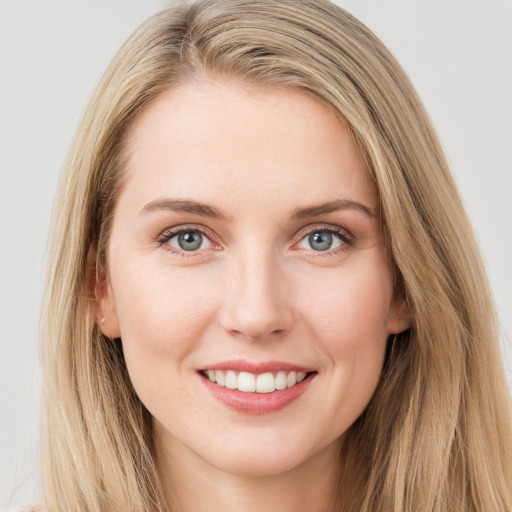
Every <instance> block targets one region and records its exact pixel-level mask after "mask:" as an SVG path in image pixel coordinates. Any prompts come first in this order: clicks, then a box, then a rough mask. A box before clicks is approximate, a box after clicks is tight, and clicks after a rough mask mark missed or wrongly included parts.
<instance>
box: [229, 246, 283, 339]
mask: <svg viewBox="0 0 512 512" xmlns="http://www.w3.org/2000/svg"><path fill="white" fill-rule="evenodd" d="M233 266H234V267H235V268H232V272H231V274H230V275H229V277H228V279H229V283H228V285H227V287H226V296H225V298H224V307H223V308H222V310H221V314H220V322H221V326H222V328H223V329H224V330H225V331H226V332H228V333H229V334H230V335H231V336H234V337H236V338H240V339H247V340H251V341H262V340H265V339H270V338H272V337H276V336H282V335H284V334H285V333H287V332H288V331H289V330H290V328H291V326H292V324H293V307H292V299H293V298H292V296H291V294H290V290H289V289H288V288H289V287H288V286H287V284H286V279H285V278H284V273H283V271H282V269H280V267H279V265H278V264H277V263H276V261H275V259H273V258H272V257H271V256H267V257H264V256H262V255H260V256H258V255H252V256H251V257H248V258H240V259H239V260H238V261H237V262H236V263H235V264H234V265H233Z"/></svg>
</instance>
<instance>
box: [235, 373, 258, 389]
mask: <svg viewBox="0 0 512 512" xmlns="http://www.w3.org/2000/svg"><path fill="white" fill-rule="evenodd" d="M238 389H239V390H240V391H245V392H246V393H253V392H254V391H256V378H255V377H254V374H252V373H249V372H240V375H239V376H238Z"/></svg>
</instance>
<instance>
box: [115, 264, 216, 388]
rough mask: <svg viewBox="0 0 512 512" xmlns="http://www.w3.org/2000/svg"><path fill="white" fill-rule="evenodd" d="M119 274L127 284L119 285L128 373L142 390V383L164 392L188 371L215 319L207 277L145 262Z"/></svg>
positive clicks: (120, 319)
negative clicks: (174, 378)
mask: <svg viewBox="0 0 512 512" xmlns="http://www.w3.org/2000/svg"><path fill="white" fill-rule="evenodd" d="M159 268H160V269H159ZM155 269H157V270H155ZM158 269H159V270H158ZM119 270H120V272H119V273H118V276H119V280H121V279H122V280H123V282H122V286H117V288H116V287H115V284H116V283H115V282H114V283H113V285H114V289H117V290H118V293H117V294H116V296H115V302H116V309H117V314H118V320H119V326H120V331H121V339H122V343H123V351H124V355H125V360H126V364H127V367H128V371H129V373H130V377H131V379H132V381H133V383H134V386H135V388H136V389H137V388H138V387H141V386H140V383H142V384H143V385H149V384H151V386H152V387H155V388H158V386H161V385H163V384H164V383H165V381H166V379H167V380H168V379H169V377H170V376H171V375H179V374H180V373H181V372H183V370H184V369H186V368H187V357H188V356H189V354H190V353H192V352H193V351H194V349H195V348H197V345H198V343H199V340H200V339H201V337H202V334H203V333H204V330H205V329H207V328H208V325H209V324H210V322H211V319H212V316H213V315H214V305H213V300H212V297H211V290H209V288H205V287H204V284H203V282H202V278H201V276H196V278H197V279H196V278H194V276H193V275H191V273H190V272H188V273H187V272H179V271H178V272H176V271H174V272H171V271H169V269H168V268H161V266H160V267H159V266H157V265H148V264H147V263H145V262H144V261H140V262H133V264H131V265H129V266H126V267H125V268H124V269H121V268H119ZM196 274H197V272H196ZM148 376H151V378H149V379H148ZM138 391H140V393H141V394H144V392H143V390H142V389H140V390H139V389H138Z"/></svg>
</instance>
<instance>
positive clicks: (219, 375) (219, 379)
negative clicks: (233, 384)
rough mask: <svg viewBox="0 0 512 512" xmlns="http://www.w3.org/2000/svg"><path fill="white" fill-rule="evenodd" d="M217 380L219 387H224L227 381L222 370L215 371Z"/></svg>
mask: <svg viewBox="0 0 512 512" xmlns="http://www.w3.org/2000/svg"><path fill="white" fill-rule="evenodd" d="M215 380H216V381H217V384H218V385H219V386H224V384H225V381H226V379H225V377H224V372H223V371H222V370H215Z"/></svg>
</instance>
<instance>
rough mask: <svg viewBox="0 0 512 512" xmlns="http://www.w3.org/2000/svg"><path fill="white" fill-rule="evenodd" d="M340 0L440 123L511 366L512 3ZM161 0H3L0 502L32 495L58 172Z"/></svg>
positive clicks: (9, 504)
mask: <svg viewBox="0 0 512 512" xmlns="http://www.w3.org/2000/svg"><path fill="white" fill-rule="evenodd" d="M338 3H339V4H340V5H341V6H343V7H345V8H347V9H348V10H349V11H351V12H352V13H353V14H355V15H356V16H357V17H359V18H360V19H361V20H362V21H363V22H365V23H366V24H367V25H368V26H369V27H370V28H371V29H372V30H373V31H374V32H376V34H377V35H378V36H380V37H381V38H382V40H383V41H384V42H385V43H386V44H387V45H388V47H389V48H390V49H391V50H392V52H393V53H394V54H395V55H396V56H397V58H398V60H399V61H400V62H401V63H402V65H403V66H404V67H405V69H406V71H407V72H408V74H409V76H410V77H411V79H412V81H413V83H414V84H415V86H416V88H417V89H418V92H419V93H420V96H421V97H422V99H423V101H424V103H425V104H426V107H427V110H428V111H429V113H430V115H431V117H432V119H433V121H434V124H435V126H436V128H437V129H438V132H439V134H440V137H441V140H442V142H443V145H444V147H445V150H446V153H447V155H448V158H449V161H450V163H451V165H452V169H453V172H454V175H455V178H456V180H457V182H458V184H459V186H460V190H461V193H462V196H463V198H464V201H465V204H466V206H467V209H468V212H469V215H470V217H471V219H472V221H473V224H474V227H475V230H476V233H477V236H478V239H479V241H480V244H481V247H482V251H483V254H484V258H485V261H486V263H487V268H488V271H489V274H490V279H491V284H492V287H493V291H494V296H495V300H496V303H497V307H498V312H499V314H500V318H501V322H502V330H503V333H502V339H503V344H504V346H505V358H506V362H507V365H508V372H509V376H510V372H511V370H510V368H511V366H512V364H511V360H512V351H511V350H510V338H511V334H512V201H511V198H510V196H511V194H512V1H511V0H428V1H427V0H346V1H339V2H338ZM168 4H169V2H166V1H164V0H138V1H135V0H86V1H85V0H74V1H72V2H71V1H69V0H68V1H66V0H61V1H44V0H0V326H1V329H0V508H1V509H15V508H16V507H19V506H21V505H24V504H27V503H30V502H31V501H33V500H35V499H37V496H38V464H37V457H38V428H39V425H38V423H39V409H38V407H39V405H38V404H39V392H40V379H39V369H38V353H37V336H38V322H39V310H40V298H41V292H42V280H43V268H44V258H45V250H46V243H47V230H48V224H49V219H50V214H51V210H52V204H53V198H54V194H55V189H56V184H57V178H58V175H59V172H60V170H61V168H62V164H63V161H64V158H65V155H66V152H67V149H68V146H69V144H70V141H71V138H72V135H73V133H74V131H75V128H76V126H77V123H78V121H79V119H80V116H81V115H82V113H83V111H84V109H85V106H86V103H87V101H88V99H89V97H90V96H91V94H92V91H93V89H94V86H95V84H96V83H97V81H98V80H99V78H100V76H101V74H102V73H103V71H104V69H105V67H106V66H107V64H108V62H109V61H110V59H111V58H112V56H113V55H114V53H115V52H116V50H117V49H118V48H119V46H120V45H121V44H122V42H123V41H124V39H125V38H126V37H127V36H128V35H129V34H130V33H131V32H132V30H133V29H135V27H136V26H137V25H138V24H139V23H140V22H141V21H143V20H144V19H145V18H146V17H147V16H149V15H150V14H152V13H154V12H156V11H158V10H160V9H161V8H163V7H165V6H166V5H168ZM506 347H509V348H506ZM509 380H510V379H509Z"/></svg>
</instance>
